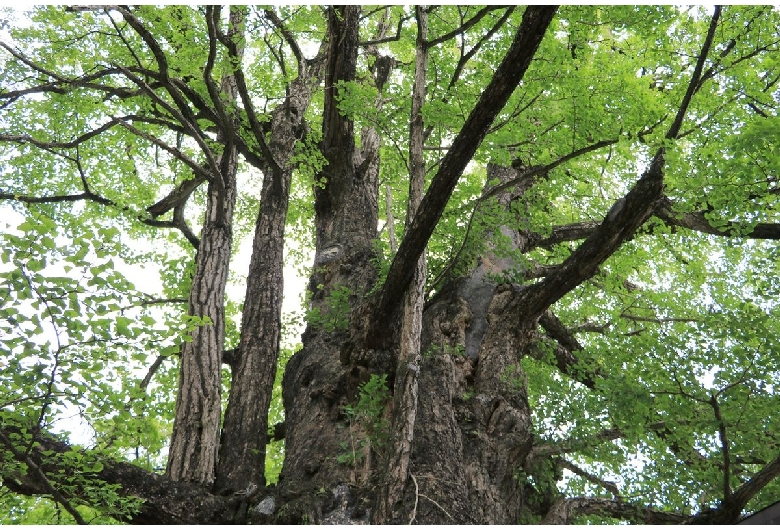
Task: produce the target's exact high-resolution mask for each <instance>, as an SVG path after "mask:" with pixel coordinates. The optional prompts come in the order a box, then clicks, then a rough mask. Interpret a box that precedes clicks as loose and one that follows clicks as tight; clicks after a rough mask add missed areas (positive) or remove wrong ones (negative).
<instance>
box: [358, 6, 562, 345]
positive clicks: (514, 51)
mask: <svg viewBox="0 0 780 530" xmlns="http://www.w3.org/2000/svg"><path fill="white" fill-rule="evenodd" d="M555 12H556V8H555V7H547V6H544V7H542V6H530V7H528V8H527V9H526V12H525V14H524V15H523V21H522V23H521V24H520V28H519V29H518V31H517V34H516V36H515V39H514V41H513V42H512V45H511V47H510V48H509V50H508V51H507V54H506V56H505V57H504V60H503V61H502V62H501V65H500V66H499V67H498V69H497V70H496V73H495V74H494V76H493V78H492V79H491V81H490V83H489V84H488V86H487V87H486V88H485V90H484V92H483V93H482V96H481V97H480V99H479V102H478V103H477V105H476V106H475V107H474V109H473V110H472V112H471V114H470V115H469V117H468V119H467V120H466V123H465V124H464V125H463V127H462V128H461V130H460V132H459V133H458V135H457V137H456V138H455V140H454V141H453V148H452V149H450V150H449V152H448V153H447V155H446V156H445V157H444V159H443V160H442V163H441V166H440V167H439V171H438V172H437V174H436V176H434V178H433V180H432V181H431V184H430V186H429V188H428V191H427V193H426V194H425V196H424V197H423V200H422V203H421V204H420V208H419V209H418V211H417V215H415V217H414V221H413V222H412V226H411V227H410V228H409V230H408V231H407V234H406V237H404V239H403V241H402V242H401V245H400V246H399V248H398V252H397V253H396V255H395V258H394V259H393V262H392V264H391V265H390V270H389V272H388V275H387V279H386V280H385V284H384V286H383V288H382V290H381V292H380V293H379V297H378V299H377V303H376V306H375V308H374V311H373V312H372V313H373V316H374V319H373V321H374V322H375V323H376V326H375V327H376V328H378V327H382V328H385V324H384V323H385V322H388V321H389V320H390V318H389V317H390V314H391V313H393V312H395V310H396V309H397V308H398V301H399V300H400V299H401V294H402V293H403V292H404V291H405V290H406V287H407V286H408V285H409V282H410V281H411V279H412V276H413V274H414V271H415V269H416V267H417V260H418V259H419V257H420V256H421V255H422V253H423V251H424V249H425V246H426V244H427V243H428V240H429V239H430V237H431V234H432V233H433V230H434V228H435V226H436V224H437V222H438V220H439V218H440V217H441V214H442V212H443V211H444V208H445V206H446V205H447V202H448V201H449V198H450V196H451V195H452V192H453V190H454V189H455V185H456V184H457V182H458V179H459V178H460V175H461V174H462V173H463V170H464V169H465V167H466V165H467V164H468V163H469V161H471V158H472V156H473V155H474V153H475V152H476V150H477V148H478V147H479V145H480V144H481V143H482V140H483V138H484V137H485V135H486V134H487V131H488V129H489V127H490V125H491V124H492V123H493V120H494V119H495V116H496V115H497V114H498V113H499V112H500V111H501V109H503V107H504V105H505V104H506V102H507V101H508V99H509V97H510V96H511V95H512V93H513V92H514V90H515V88H516V87H517V85H518V83H519V82H520V80H521V79H522V78H523V76H524V74H525V72H526V70H527V69H528V66H529V65H530V64H531V60H532V59H533V57H534V55H535V54H536V50H537V48H538V47H539V44H540V43H541V41H542V38H543V37H544V35H545V33H546V32H547V27H548V26H549V24H550V21H551V20H552V18H553V16H554V15H555ZM382 335H383V333H382V332H381V331H380V329H373V330H370V332H369V336H374V337H381V336H382Z"/></svg>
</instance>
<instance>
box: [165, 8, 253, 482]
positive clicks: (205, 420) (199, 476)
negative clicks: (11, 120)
mask: <svg viewBox="0 0 780 530" xmlns="http://www.w3.org/2000/svg"><path fill="white" fill-rule="evenodd" d="M242 23H243V18H242V17H241V16H240V14H239V13H237V12H234V13H231V17H230V33H231V34H233V33H234V32H235V31H238V30H239V28H241V27H242ZM220 92H221V96H222V97H225V98H226V99H227V100H228V101H230V102H234V101H235V99H236V96H237V88H236V85H235V80H234V79H233V76H229V75H228V76H224V77H223V78H222V83H221V87H220ZM217 142H218V143H219V144H221V145H223V146H224V150H223V152H222V153H221V154H220V155H219V158H218V160H217V162H218V166H219V169H220V174H219V175H212V177H211V179H210V181H209V185H208V199H207V206H206V215H205V220H204V224H203V230H202V232H201V243H200V246H199V247H198V254H197V257H196V262H195V275H194V278H193V280H192V288H191V290H190V297H189V307H188V310H189V314H190V315H192V316H195V317H201V318H207V319H208V322H206V323H205V324H204V325H201V326H198V327H197V328H196V329H195V330H194V331H193V333H192V341H190V342H185V343H184V346H183V347H182V352H181V367H180V377H179V392H178V395H177V399H176V415H175V419H174V425H173V433H172V435H171V446H170V450H169V453H168V466H167V471H166V472H167V474H168V476H169V477H171V478H172V479H174V480H180V481H188V482H197V483H199V484H203V485H205V486H211V485H212V484H213V483H214V479H215V471H216V465H217V459H218V455H219V426H220V421H221V419H222V399H221V398H222V377H221V373H222V352H223V351H224V349H225V309H224V306H225V285H226V283H227V277H228V272H229V269H230V254H231V249H232V243H233V210H234V208H235V204H236V172H237V170H238V150H237V148H236V146H235V144H234V142H233V141H232V140H231V137H230V132H228V131H224V130H220V131H219V132H218V134H217Z"/></svg>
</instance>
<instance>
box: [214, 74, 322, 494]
mask: <svg viewBox="0 0 780 530" xmlns="http://www.w3.org/2000/svg"><path fill="white" fill-rule="evenodd" d="M315 77H316V72H315V71H314V69H304V70H303V71H302V73H301V75H300V76H299V77H298V79H296V80H295V81H294V82H293V83H292V85H291V87H290V91H289V94H290V95H289V96H288V98H287V99H286V101H285V102H284V103H283V104H282V105H280V106H279V108H277V110H276V111H275V112H274V114H273V117H272V122H271V141H270V143H269V149H270V151H271V153H272V155H273V157H274V163H271V161H269V163H267V164H266V165H265V167H264V169H263V173H264V175H265V178H264V180H263V189H262V194H261V205H260V213H259V214H258V217H257V222H256V226H255V234H254V241H253V246H252V257H251V260H250V264H249V275H248V276H247V284H246V296H245V298H244V300H245V302H244V310H243V314H242V320H241V340H240V344H239V348H238V353H237V359H236V361H235V362H234V364H233V367H232V368H233V377H232V385H231V389H230V398H229V401H228V406H227V410H226V412H225V423H224V426H223V430H222V443H221V449H220V451H221V453H220V459H219V469H218V473H217V484H216V488H217V490H218V491H221V492H223V493H225V492H229V491H236V490H239V489H246V488H248V487H250V485H255V486H258V485H264V484H265V477H264V464H265V451H266V444H267V443H268V408H269V406H270V403H271V394H272V390H273V384H274V378H275V376H276V365H277V362H278V360H279V338H280V335H281V315H282V295H283V291H284V278H283V274H282V271H283V267H284V261H283V257H284V256H283V251H284V228H285V220H286V217H287V208H288V204H289V194H290V181H291V178H292V168H291V167H289V166H288V162H289V160H290V158H291V156H292V154H293V149H294V147H295V142H296V140H297V138H298V137H299V136H300V133H301V127H302V122H303V116H304V114H305V112H306V109H307V108H308V106H309V102H310V101H311V95H312V88H313V87H312V83H313V78H315ZM277 164H278V165H277Z"/></svg>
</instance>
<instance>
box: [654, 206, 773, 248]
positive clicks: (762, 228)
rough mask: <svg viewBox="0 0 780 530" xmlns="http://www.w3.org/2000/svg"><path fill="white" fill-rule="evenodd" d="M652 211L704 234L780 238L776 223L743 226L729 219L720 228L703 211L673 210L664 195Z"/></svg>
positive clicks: (683, 226)
mask: <svg viewBox="0 0 780 530" xmlns="http://www.w3.org/2000/svg"><path fill="white" fill-rule="evenodd" d="M654 213H655V215H656V216H657V217H658V218H659V219H661V220H662V221H663V222H664V223H666V224H667V225H669V226H678V227H681V228H687V229H689V230H693V231H696V232H702V233H704V234H711V235H716V236H726V237H734V236H737V237H746V238H751V239H780V224H778V223H757V224H755V225H749V226H745V224H744V223H738V222H734V221H729V222H727V223H726V224H725V225H724V227H722V228H721V227H715V226H712V223H710V221H709V220H707V217H706V216H705V212H687V213H678V212H675V211H674V203H673V202H672V200H671V199H669V198H668V197H666V196H664V197H663V198H662V199H661V200H660V201H659V202H658V204H657V206H656V209H655V212H654Z"/></svg>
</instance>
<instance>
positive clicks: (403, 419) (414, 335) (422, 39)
mask: <svg viewBox="0 0 780 530" xmlns="http://www.w3.org/2000/svg"><path fill="white" fill-rule="evenodd" d="M416 18H417V43H416V54H415V55H416V60H415V69H414V85H413V87H412V112H411V116H410V120H409V162H410V164H409V166H410V168H409V169H410V171H409V174H410V175H409V203H408V207H407V217H406V229H407V230H408V228H409V226H411V224H412V220H413V219H414V215H415V213H416V212H417V208H418V207H419V206H420V202H421V201H422V198H423V193H424V187H425V158H424V157H423V145H424V135H425V130H424V126H425V124H424V123H423V115H422V107H423V103H424V102H425V93H426V90H425V84H426V79H427V75H426V74H427V70H428V42H427V39H428V12H427V10H426V8H424V7H422V6H416ZM425 275H426V263H425V252H423V254H422V255H421V256H420V257H419V258H418V260H417V267H416V269H415V271H414V275H413V276H412V281H411V283H410V284H409V288H408V289H407V290H406V293H404V300H403V307H402V309H401V329H400V339H399V349H398V360H397V361H396V369H395V373H396V379H395V385H394V389H393V400H392V411H391V415H392V426H391V429H390V431H391V433H392V435H391V437H390V442H391V443H390V450H389V454H388V457H387V461H386V465H385V471H384V477H385V480H384V487H383V488H382V491H381V493H380V495H379V498H378V499H377V503H376V510H375V513H374V522H376V523H384V522H385V521H387V520H389V519H391V518H392V514H393V509H394V506H395V505H396V503H398V502H399V501H400V500H401V497H402V495H403V490H404V486H405V485H406V482H407V480H408V479H409V461H410V457H411V453H412V445H413V443H414V427H415V424H416V421H417V402H418V388H419V375H420V365H421V361H422V357H421V350H420V337H421V332H422V315H423V304H424V303H425Z"/></svg>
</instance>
